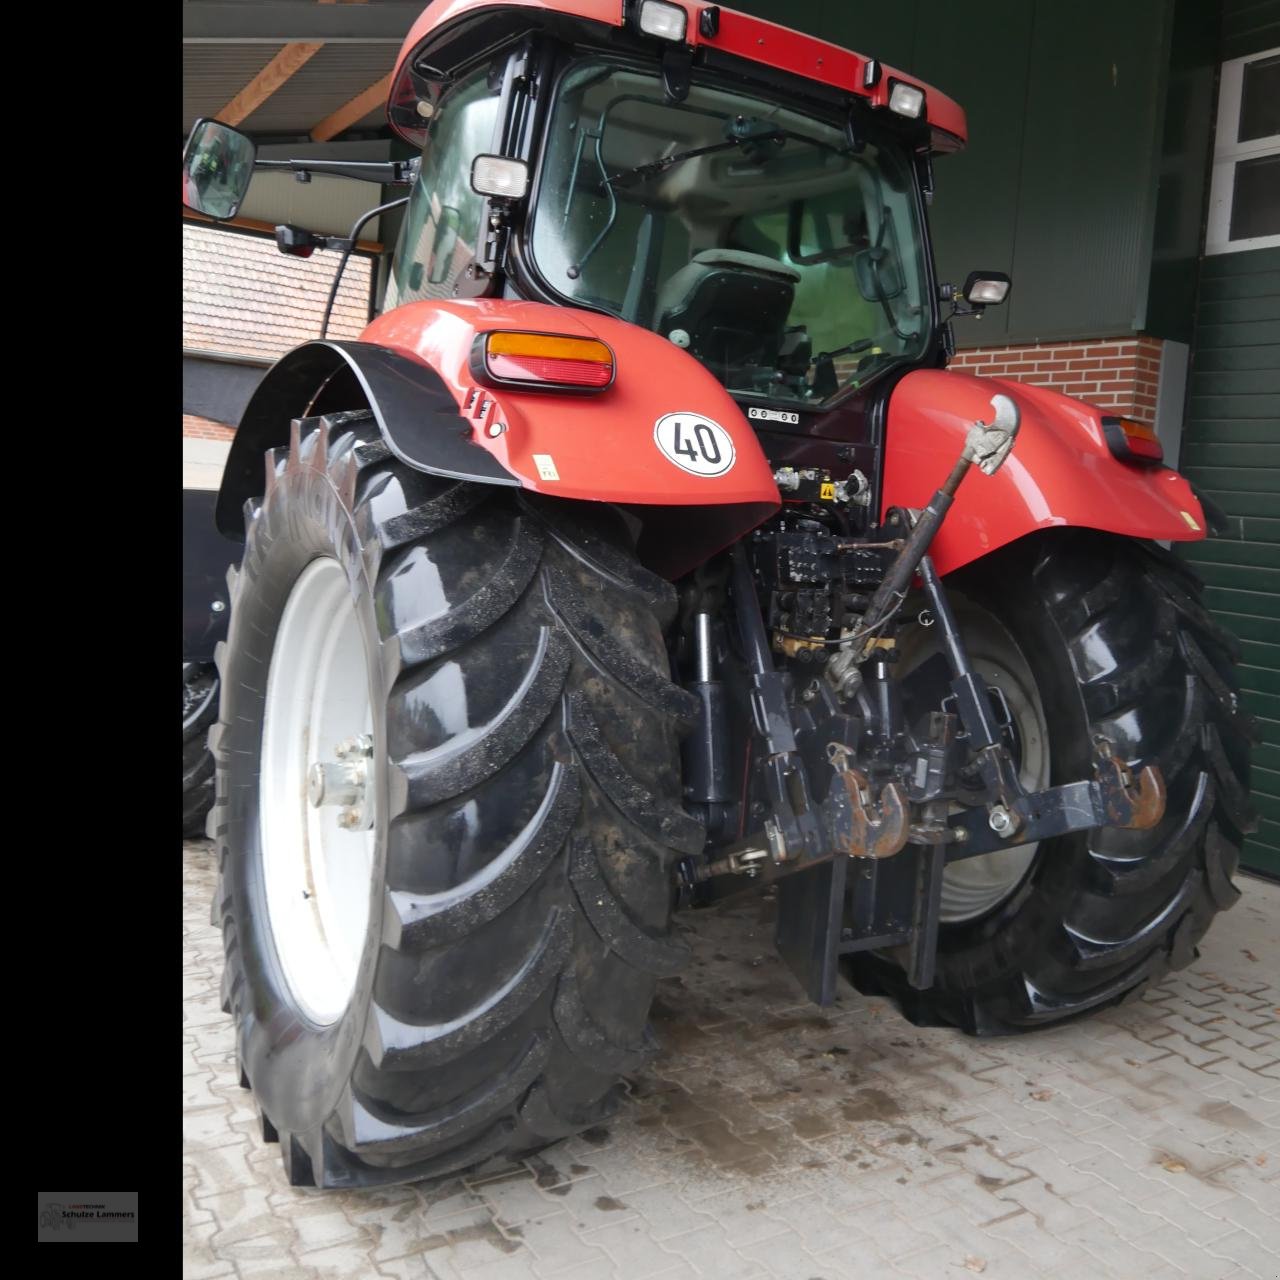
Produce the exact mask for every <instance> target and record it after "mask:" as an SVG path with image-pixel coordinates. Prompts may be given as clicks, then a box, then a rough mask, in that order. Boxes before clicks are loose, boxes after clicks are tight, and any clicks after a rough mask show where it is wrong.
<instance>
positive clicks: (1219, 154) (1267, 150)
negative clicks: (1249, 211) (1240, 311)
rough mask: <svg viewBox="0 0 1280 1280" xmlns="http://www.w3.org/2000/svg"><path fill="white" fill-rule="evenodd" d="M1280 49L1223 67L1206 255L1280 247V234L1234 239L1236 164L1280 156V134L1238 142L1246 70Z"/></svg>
mask: <svg viewBox="0 0 1280 1280" xmlns="http://www.w3.org/2000/svg"><path fill="white" fill-rule="evenodd" d="M1277 54H1280V47H1277V48H1275V49H1263V50H1261V51H1260V52H1258V53H1251V54H1248V55H1247V56H1246V57H1243V58H1232V59H1231V61H1230V62H1224V63H1223V64H1222V76H1221V80H1220V82H1219V87H1218V131H1217V135H1216V136H1215V138H1214V142H1213V176H1212V179H1211V182H1210V187H1209V221H1208V226H1207V227H1206V228H1205V237H1204V251H1205V253H1239V252H1241V251H1242V250H1245V249H1275V248H1280V235H1274V236H1251V237H1249V238H1248V239H1244V240H1231V239H1229V238H1228V237H1229V236H1230V232H1231V205H1232V201H1233V199H1234V196H1235V175H1236V165H1237V164H1239V162H1240V161H1241V160H1252V159H1256V158H1257V157H1259V156H1274V155H1280V134H1276V133H1273V134H1271V135H1270V137H1266V138H1254V139H1253V140H1252V141H1250V142H1237V141H1236V135H1237V134H1238V133H1239V130H1240V99H1241V95H1242V92H1243V89H1244V69H1245V67H1246V66H1247V65H1248V64H1249V63H1250V62H1257V61H1258V60H1259V59H1261V58H1274V57H1275V56H1276V55H1277Z"/></svg>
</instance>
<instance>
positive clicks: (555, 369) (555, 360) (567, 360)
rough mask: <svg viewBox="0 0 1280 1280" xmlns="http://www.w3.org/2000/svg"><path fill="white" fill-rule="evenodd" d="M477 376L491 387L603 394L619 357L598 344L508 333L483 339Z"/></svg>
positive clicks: (475, 354)
mask: <svg viewBox="0 0 1280 1280" xmlns="http://www.w3.org/2000/svg"><path fill="white" fill-rule="evenodd" d="M471 371H472V373H473V374H474V375H475V376H476V377H477V378H478V379H479V380H480V381H482V382H487V383H489V384H490V385H491V386H508V387H511V386H515V387H528V388H542V389H544V390H550V391H603V390H605V388H606V387H608V386H610V385H611V384H612V382H613V376H614V360H613V352H612V351H611V350H610V348H609V347H608V346H607V345H606V344H605V343H603V342H598V341H597V340H596V339H595V338H568V337H564V336H563V335H560V334H554V333H518V332H512V331H510V330H504V331H501V332H497V333H482V334H478V335H477V337H476V340H475V345H474V346H473V347H472V349H471Z"/></svg>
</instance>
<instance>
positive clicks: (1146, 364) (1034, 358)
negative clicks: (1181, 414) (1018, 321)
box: [951, 337, 1163, 423]
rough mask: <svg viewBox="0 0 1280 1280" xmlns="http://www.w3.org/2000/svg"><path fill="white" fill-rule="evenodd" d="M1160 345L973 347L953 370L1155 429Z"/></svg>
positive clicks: (1105, 342)
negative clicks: (1055, 394)
mask: <svg viewBox="0 0 1280 1280" xmlns="http://www.w3.org/2000/svg"><path fill="white" fill-rule="evenodd" d="M1162 345H1163V344H1162V343H1161V341H1160V339H1159V338H1146V337H1141V338H1105V339H1090V340H1089V341H1085V342H1036V343H1032V344H1031V345H1029V346H1016V347H977V348H974V349H971V350H968V351H959V352H957V353H956V358H955V359H954V360H953V361H952V362H951V368H953V369H958V370H960V371H962V372H964V373H976V374H981V375H982V376H984V377H989V378H1011V379H1013V380H1014V381H1016V382H1030V383H1034V384H1035V385H1037V386H1041V387H1050V388H1052V389H1053V390H1054V391H1061V392H1062V393H1063V394H1064V395H1069V396H1075V397H1076V399H1077V400H1087V401H1088V402H1089V403H1090V404H1094V405H1097V406H1098V408H1100V409H1105V410H1106V411H1108V412H1110V413H1118V414H1123V415H1124V416H1125V417H1129V418H1136V419H1137V420H1138V421H1139V422H1146V423H1153V422H1154V421H1155V417H1156V381H1157V379H1158V377H1159V375H1160V351H1161V347H1162Z"/></svg>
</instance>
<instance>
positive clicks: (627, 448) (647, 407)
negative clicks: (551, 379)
mask: <svg viewBox="0 0 1280 1280" xmlns="http://www.w3.org/2000/svg"><path fill="white" fill-rule="evenodd" d="M493 330H527V331H529V332H531V333H554V334H565V335H567V336H569V337H583V338H596V339H598V340H599V341H601V342H604V343H607V344H608V346H609V347H611V348H612V350H613V353H614V358H615V361H616V366H617V375H616V377H615V378H614V382H613V385H612V386H611V387H609V388H608V389H607V390H605V391H599V392H590V393H573V392H558V391H528V390H522V389H516V390H512V389H509V388H505V387H504V388H501V389H495V388H492V387H487V386H482V385H480V383H478V382H477V380H476V378H475V376H474V374H473V373H472V370H471V348H472V344H473V342H474V341H475V338H476V335H477V334H481V333H486V332H490V331H493ZM361 341H362V342H370V343H376V344H378V345H380V346H383V347H391V348H394V349H396V350H399V351H402V352H403V353H404V354H406V355H408V356H410V357H414V358H416V359H419V360H422V361H424V362H425V363H427V364H429V365H430V366H431V367H432V368H433V369H435V371H436V372H437V373H438V374H439V375H440V377H441V378H442V379H443V380H444V383H445V385H446V386H447V387H448V389H449V391H450V393H451V394H452V395H453V396H454V398H455V399H456V400H457V403H458V409H459V412H460V413H461V414H462V415H463V417H464V418H466V419H467V420H468V421H469V422H470V423H471V438H472V440H473V441H474V443H475V444H478V445H479V446H481V447H482V448H484V449H486V450H488V452H489V453H491V454H492V455H493V456H494V458H496V459H497V461H498V462H499V463H501V464H502V466H503V467H504V468H506V470H508V471H509V472H511V473H512V474H513V475H515V476H517V477H518V478H519V480H520V484H521V486H522V487H523V488H526V489H533V490H535V491H536V492H538V493H546V494H551V495H554V496H555V497H560V498H587V499H591V500H594V501H599V502H625V503H635V504H641V505H655V506H681V507H683V506H723V505H726V504H740V503H743V504H752V505H757V504H763V506H765V507H767V508H768V510H764V511H761V512H760V513H759V514H758V515H756V516H755V518H754V519H752V520H751V523H750V524H749V525H747V526H746V527H747V528H749V527H751V525H754V524H756V523H758V522H759V521H760V520H762V519H764V518H765V516H766V515H768V514H769V512H770V511H772V510H774V509H776V508H777V507H778V505H779V504H780V499H779V497H778V488H777V486H776V485H775V484H774V482H773V472H772V470H771V469H770V467H769V463H768V462H767V461H766V459H765V456H764V453H763V452H762V451H761V449H760V443H759V441H758V440H757V439H756V435H755V432H754V431H752V429H751V426H750V424H749V423H748V422H747V419H746V418H745V417H744V416H743V414H742V411H741V410H740V409H739V408H738V406H737V405H736V404H735V403H734V402H733V400H732V399H731V398H730V397H729V395H728V393H727V392H726V391H725V389H724V388H723V387H722V386H721V385H720V383H719V382H717V381H716V379H715V378H714V377H713V376H712V375H711V374H710V373H708V372H707V370H706V369H704V368H703V367H702V365H700V364H699V363H698V362H697V361H696V360H695V359H694V358H693V357H692V356H690V355H689V354H688V353H687V352H685V351H682V350H681V349H680V348H679V347H675V346H673V345H672V344H671V343H670V342H668V341H667V340H666V339H665V338H661V337H659V336H658V335H657V334H654V333H650V332H649V331H648V330H647V329H640V328H638V327H637V326H635V325H633V324H628V323H626V322H625V321H623V320H615V319H613V318H611V317H609V316H603V315H597V314H595V313H594V312H586V311H575V310H572V309H569V308H566V307H553V306H549V305H547V304H545V303H541V302H518V301H510V300H506V299H488V298H480V299H473V300H469V301H446V302H411V303H407V304H406V305H404V306H401V307H397V308H396V309H395V310H393V311H389V312H387V313H386V314H385V315H383V316H379V317H378V319H376V320H375V321H374V322H373V323H372V324H371V325H370V326H369V327H368V328H367V329H366V330H365V331H364V333H363V334H362V335H361ZM673 414H674V415H685V416H686V417H687V419H688V421H687V424H686V425H685V427H684V430H683V432H682V437H681V438H682V440H684V439H685V438H686V437H689V438H693V437H692V434H691V433H692V432H693V431H694V429H695V428H696V426H697V424H698V423H699V422H701V423H708V424H714V425H715V426H718V427H719V428H720V430H721V431H722V432H723V433H724V437H723V438H727V441H728V442H729V448H728V449H726V450H723V451H722V450H720V449H718V448H717V447H716V445H715V443H714V440H713V438H712V437H711V436H710V435H707V434H706V433H704V435H703V439H705V440H706V441H707V442H708V449H709V450H710V451H711V452H712V455H713V456H715V455H717V454H718V461H716V463H715V464H714V467H712V466H710V465H707V464H703V465H702V466H701V467H700V468H699V471H700V472H705V471H710V470H715V471H716V474H700V473H699V471H692V470H690V469H688V468H687V467H685V466H681V464H680V463H679V462H677V461H674V460H673V459H672V458H671V457H669V456H668V454H667V453H664V451H663V450H662V449H661V448H660V447H659V443H658V438H657V426H658V423H659V422H661V421H662V420H663V419H666V418H668V417H670V416H671V415H673ZM498 427H502V428H504V429H503V430H501V431H499V430H498ZM716 439H721V437H716ZM690 447H692V446H690Z"/></svg>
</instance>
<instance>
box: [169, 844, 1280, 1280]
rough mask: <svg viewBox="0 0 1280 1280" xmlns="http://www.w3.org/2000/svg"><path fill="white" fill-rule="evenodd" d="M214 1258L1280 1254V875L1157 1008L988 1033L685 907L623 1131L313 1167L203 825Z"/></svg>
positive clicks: (201, 1172)
mask: <svg viewBox="0 0 1280 1280" xmlns="http://www.w3.org/2000/svg"><path fill="white" fill-rule="evenodd" d="M183 859H184V867H185V876H184V882H183V928H182V932H183V965H184V968H183V982H184V1015H183V1020H184V1025H183V1047H182V1070H183V1101H184V1106H185V1118H184V1133H185V1146H184V1155H183V1214H184V1231H183V1236H184V1244H185V1261H184V1269H183V1274H184V1276H186V1277H188V1278H190V1280H196V1277H217V1276H244V1277H248V1276H276V1277H334V1278H337V1277H406V1278H407V1277H418V1278H427V1277H429V1278H433V1280H517V1278H518V1277H537V1278H539V1280H550V1278H551V1277H557V1278H558V1277H562V1276H563V1277H573V1278H575V1280H597V1277H599V1278H600V1280H613V1278H616V1280H643V1278H645V1277H650V1276H652V1277H659V1276H661V1277H663V1278H664V1280H677V1278H678V1277H697V1276H705V1277H726V1278H727V1280H752V1278H753V1277H779V1278H780V1280H838V1278H839V1277H852V1276H858V1277H879V1276H890V1275H904V1276H918V1277H926V1278H929V1280H934V1278H942V1277H953V1276H964V1275H968V1274H982V1275H985V1276H987V1277H990V1278H991V1280H995V1278H996V1277H1014V1278H1017V1280H1024V1278H1026V1277H1036V1276H1054V1277H1072V1278H1073V1280H1075V1278H1077V1277H1089V1278H1090V1280H1093V1278H1095V1277H1117V1278H1122V1280H1130V1278H1131V1277H1139V1276H1144V1277H1145V1276H1171V1277H1182V1276H1191V1277H1197V1278H1203V1280H1217V1278H1219V1277H1221V1278H1225V1277H1228V1276H1256V1277H1260V1278H1261V1280H1277V1277H1280V946H1277V942H1278V940H1280V886H1275V885H1270V884H1265V883H1263V882H1261V881H1258V880H1253V879H1249V878H1241V879H1240V881H1239V884H1240V887H1241V888H1242V890H1243V892H1244V897H1243V899H1242V900H1241V901H1240V902H1238V903H1237V904H1236V905H1235V907H1234V908H1233V909H1232V910H1231V911H1230V913H1229V914H1227V915H1226V916H1224V917H1222V918H1221V919H1220V920H1219V921H1217V923H1216V925H1215V927H1214V928H1213V929H1212V930H1211V931H1210V933H1209V936H1208V938H1207V939H1206V940H1205V943H1204V944H1203V947H1202V951H1203V955H1202V958H1201V959H1200V960H1199V961H1198V962H1197V963H1196V964H1195V965H1193V966H1192V967H1191V968H1190V969H1188V970H1185V971H1183V972H1182V973H1179V974H1177V975H1175V976H1173V977H1171V978H1169V979H1168V980H1167V981H1165V982H1164V983H1162V984H1161V985H1160V986H1159V987H1158V988H1156V989H1155V990H1153V991H1150V992H1149V993H1147V994H1146V995H1145V996H1144V997H1143V998H1142V999H1140V1000H1138V1001H1137V1002H1135V1003H1133V1004H1131V1005H1129V1006H1125V1007H1122V1008H1119V1009H1113V1010H1110V1011H1108V1012H1104V1013H1102V1014H1100V1015H1098V1016H1096V1017H1094V1018H1092V1019H1091V1020H1089V1021H1085V1022H1081V1023H1077V1024H1075V1025H1072V1026H1070V1027H1065V1028H1062V1029H1060V1030H1053V1031H1044V1032H1040V1033H1038V1034H1035V1035H1031V1036H1025V1037H1019V1038H1015V1039H1002V1040H988V1041H977V1040H970V1039H967V1038H965V1037H964V1036H962V1035H960V1034H959V1033H958V1032H955V1031H950V1030H919V1029H917V1028H915V1027H912V1026H911V1025H910V1024H908V1023H906V1022H905V1021H903V1020H902V1019H901V1018H900V1017H899V1016H898V1014H897V1013H896V1012H895V1010H894V1009H893V1008H892V1007H890V1006H889V1004H888V1003H887V1002H885V1001H883V1000H880V999H864V998H862V997H861V996H859V995H857V994H856V993H855V992H854V991H852V990H851V989H850V988H848V987H843V988H842V991H841V995H840V997H839V1000H838V1002H837V1004H836V1005H835V1006H834V1007H833V1008H831V1009H828V1010H818V1009H815V1008H814V1007H812V1006H810V1005H808V1004H806V1003H804V1002H803V998H802V996H801V994H800V990H799V988H798V987H797V985H796V984H795V983H794V981H793V980H792V979H791V977H790V976H789V974H788V973H787V972H786V971H785V970H784V969H783V967H782V966H781V964H780V962H779V961H778V959H777V958H776V956H775V954H774V952H773V949H772V947H771V945H770V940H769V939H770V934H769V927H768V925H767V923H766V922H765V920H764V912H765V908H764V907H763V905H762V904H760V903H759V902H752V903H751V904H750V905H748V906H747V907H745V908H744V907H737V908H735V909H734V910H733V911H724V910H721V911H719V912H704V913H698V914H697V915H696V916H683V917H681V918H680V926H681V928H682V929H683V930H684V931H685V933H686V936H687V937H688V938H689V940H690V941H691V943H692V944H693V948H694V961H693V963H692V964H691V965H690V967H689V969H688V970H687V972H686V974H685V976H684V977H683V978H676V979H671V980H667V981H664V982H663V983H662V984H661V987H660V994H659V999H658V1001H657V1003H656V1005H655V1008H654V1028H655V1031H656V1032H657V1035H658V1038H659V1040H660V1041H661V1042H662V1044H663V1046H664V1053H663V1055H662V1056H661V1057H659V1058H658V1059H657V1061H656V1062H654V1063H653V1064H652V1066H651V1067H650V1068H649V1069H648V1070H647V1071H646V1072H645V1073H644V1074H642V1075H640V1076H638V1077H637V1078H636V1079H635V1080H634V1081H633V1083H632V1093H633V1095H634V1096H633V1098H632V1100H631V1101H630V1103H629V1104H628V1105H627V1106H626V1107H624V1109H623V1111H622V1112H621V1113H620V1114H619V1115H618V1116H617V1117H616V1118H615V1119H614V1120H612V1121H610V1123H609V1124H608V1126H607V1127H602V1128H600V1129H596V1130H589V1131H588V1132H586V1133H584V1134H582V1135H581V1136H579V1137H577V1138H572V1139H569V1140H568V1141H566V1142H562V1143H560V1144H558V1145H557V1146H555V1147H552V1148H550V1149H549V1150H548V1151H546V1152H545V1153H544V1154H543V1155H542V1156H541V1157H538V1158H535V1159H531V1160H528V1161H525V1162H523V1163H522V1164H519V1165H516V1166H510V1165H494V1164H491V1165H489V1166H484V1167H482V1168H481V1169H480V1170H478V1171H477V1172H475V1173H473V1174H471V1175H469V1176H466V1177H463V1178H451V1179H448V1180H446V1181H444V1182H441V1183H438V1184H435V1185H431V1184H422V1185H417V1186H411V1187H396V1188H392V1189H389V1190H382V1191H374V1192H362V1193H333V1192H324V1193H320V1192H314V1191H299V1190H295V1189H293V1188H291V1187H289V1186H288V1185H287V1183H286V1182H285V1178H284V1173H283V1170H282V1168H281V1164H280V1155H279V1148H278V1147H276V1146H274V1145H266V1144H264V1143H263V1142H262V1141H261V1140H260V1138H259V1136H258V1133H259V1130H258V1121H257V1117H256V1114H255V1112H254V1109H253V1105H252V1103H251V1101H250V1096H249V1095H248V1094H247V1093H245V1092H243V1091H242V1090H241V1089H240V1088H239V1087H238V1085H237V1080H236V1071H235V1061H234V1037H233V1033H232V1029H231V1023H230V1020H229V1019H228V1018H227V1017H226V1016H225V1015H224V1014H223V1013H222V1012H221V1011H220V1009H219V1000H218V978H219V976H220V973H221V967H222V949H221V941H220V938H219V936H218V934H217V933H216V932H215V931H214V930H213V929H212V928H210V926H209V901H210V898H211V896H212V892H213V883H214V871H213V858H212V853H211V849H210V846H209V845H208V844H207V843H206V842H204V841H196V842H190V843H188V844H186V845H184V847H183Z"/></svg>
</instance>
